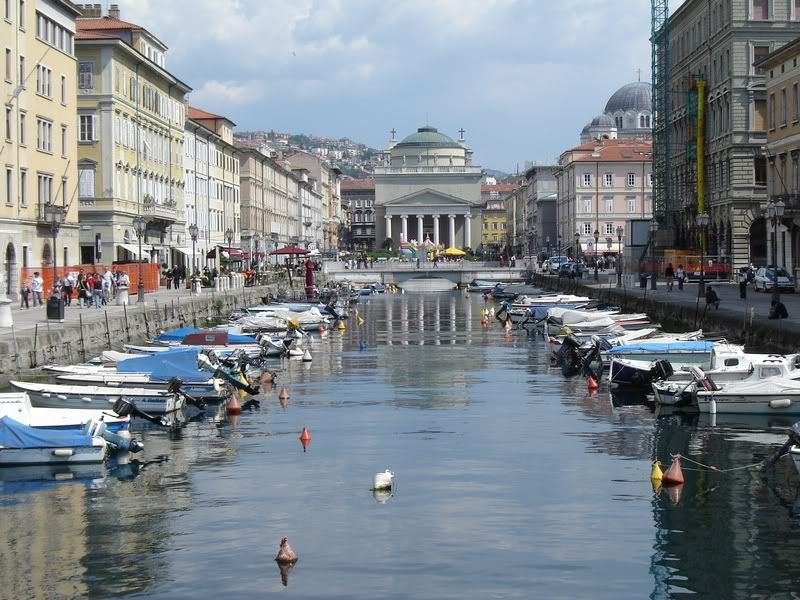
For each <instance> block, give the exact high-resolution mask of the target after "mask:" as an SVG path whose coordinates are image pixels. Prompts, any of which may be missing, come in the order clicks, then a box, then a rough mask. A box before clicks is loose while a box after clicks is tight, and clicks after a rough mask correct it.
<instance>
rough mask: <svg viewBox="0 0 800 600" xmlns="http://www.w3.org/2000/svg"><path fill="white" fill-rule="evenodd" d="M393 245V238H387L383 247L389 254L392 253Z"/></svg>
mask: <svg viewBox="0 0 800 600" xmlns="http://www.w3.org/2000/svg"><path fill="white" fill-rule="evenodd" d="M392 243H393V242H392V238H390V237H387V238H386V239H385V240H383V244H381V247H382V248H383V249H384V250H388V251H389V252H391V251H392Z"/></svg>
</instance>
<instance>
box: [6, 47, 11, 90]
mask: <svg viewBox="0 0 800 600" xmlns="http://www.w3.org/2000/svg"><path fill="white" fill-rule="evenodd" d="M12 63H13V61H12V57H11V48H6V81H8V82H9V83H10V82H11V81H12V79H11V74H12V70H11V65H12Z"/></svg>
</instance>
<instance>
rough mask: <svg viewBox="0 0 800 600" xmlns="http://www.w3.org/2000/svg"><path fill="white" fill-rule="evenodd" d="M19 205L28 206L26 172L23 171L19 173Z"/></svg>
mask: <svg viewBox="0 0 800 600" xmlns="http://www.w3.org/2000/svg"><path fill="white" fill-rule="evenodd" d="M19 204H20V206H28V172H27V171H26V170H25V169H20V171H19Z"/></svg>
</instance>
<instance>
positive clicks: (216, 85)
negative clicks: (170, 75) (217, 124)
mask: <svg viewBox="0 0 800 600" xmlns="http://www.w3.org/2000/svg"><path fill="white" fill-rule="evenodd" d="M263 85H264V84H263V82H261V81H244V82H239V81H218V80H216V79H210V80H208V81H205V82H203V84H202V85H201V86H200V87H199V88H198V89H196V90H194V91H193V92H192V94H191V96H190V99H191V100H190V102H191V104H192V105H194V106H197V107H198V108H204V107H208V109H210V108H211V107H226V106H230V105H236V106H242V105H246V104H253V103H254V102H256V101H257V100H259V99H261V98H262V97H263V95H264V88H263ZM217 110H219V108H217Z"/></svg>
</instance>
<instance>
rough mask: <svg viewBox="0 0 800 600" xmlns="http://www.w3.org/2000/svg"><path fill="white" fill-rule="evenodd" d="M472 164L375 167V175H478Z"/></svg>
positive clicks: (477, 170)
mask: <svg viewBox="0 0 800 600" xmlns="http://www.w3.org/2000/svg"><path fill="white" fill-rule="evenodd" d="M480 174H481V168H480V167H473V166H466V167H462V166H424V167H423V166H420V167H375V175H480Z"/></svg>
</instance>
